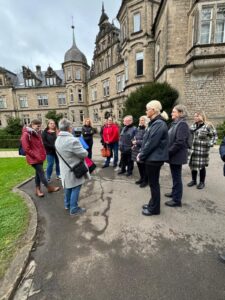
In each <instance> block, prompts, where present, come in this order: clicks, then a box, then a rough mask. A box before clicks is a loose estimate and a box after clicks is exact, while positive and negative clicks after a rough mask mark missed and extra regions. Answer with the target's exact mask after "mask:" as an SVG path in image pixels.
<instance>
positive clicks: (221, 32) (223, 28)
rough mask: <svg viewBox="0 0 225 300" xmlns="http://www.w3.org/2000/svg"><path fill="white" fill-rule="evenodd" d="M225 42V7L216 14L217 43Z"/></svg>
mask: <svg viewBox="0 0 225 300" xmlns="http://www.w3.org/2000/svg"><path fill="white" fill-rule="evenodd" d="M224 42H225V6H221V7H218V8H217V12H216V43H224Z"/></svg>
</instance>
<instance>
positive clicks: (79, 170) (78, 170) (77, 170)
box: [56, 149, 88, 178]
mask: <svg viewBox="0 0 225 300" xmlns="http://www.w3.org/2000/svg"><path fill="white" fill-rule="evenodd" d="M56 152H57V153H58V154H59V156H60V157H61V158H62V160H63V161H64V163H65V164H66V165H67V166H68V167H69V168H70V171H71V172H73V173H74V175H75V176H76V177H77V178H81V177H82V176H84V175H85V174H86V173H87V172H88V168H87V166H86V165H85V163H84V161H83V160H81V161H80V162H79V163H78V164H76V165H75V166H73V167H71V166H70V165H69V164H68V163H67V161H66V160H65V159H64V158H63V157H62V155H61V154H60V153H59V152H58V151H57V149H56Z"/></svg>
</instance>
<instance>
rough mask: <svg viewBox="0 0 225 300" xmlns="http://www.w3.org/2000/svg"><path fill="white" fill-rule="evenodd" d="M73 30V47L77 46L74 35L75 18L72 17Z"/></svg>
mask: <svg viewBox="0 0 225 300" xmlns="http://www.w3.org/2000/svg"><path fill="white" fill-rule="evenodd" d="M71 28H72V31H73V46H76V41H75V33H74V28H75V27H74V25H73V16H72V26H71Z"/></svg>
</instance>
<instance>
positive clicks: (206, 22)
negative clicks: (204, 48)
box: [200, 7, 213, 44]
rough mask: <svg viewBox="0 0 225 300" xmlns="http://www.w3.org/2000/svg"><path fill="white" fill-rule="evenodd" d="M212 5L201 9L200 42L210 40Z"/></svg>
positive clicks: (207, 42)
mask: <svg viewBox="0 0 225 300" xmlns="http://www.w3.org/2000/svg"><path fill="white" fill-rule="evenodd" d="M212 12H213V8H212V7H203V8H202V11H201V27H200V32H201V33H200V43H201V44H209V43H210V42H211V34H212V32H211V30H212Z"/></svg>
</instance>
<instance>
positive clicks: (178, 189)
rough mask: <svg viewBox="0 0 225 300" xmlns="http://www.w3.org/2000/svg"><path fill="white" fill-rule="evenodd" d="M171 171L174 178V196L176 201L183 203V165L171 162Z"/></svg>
mask: <svg viewBox="0 0 225 300" xmlns="http://www.w3.org/2000/svg"><path fill="white" fill-rule="evenodd" d="M170 171H171V175H172V180H173V188H172V198H173V201H174V202H177V203H181V199H182V195H183V183H182V165H174V164H170Z"/></svg>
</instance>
